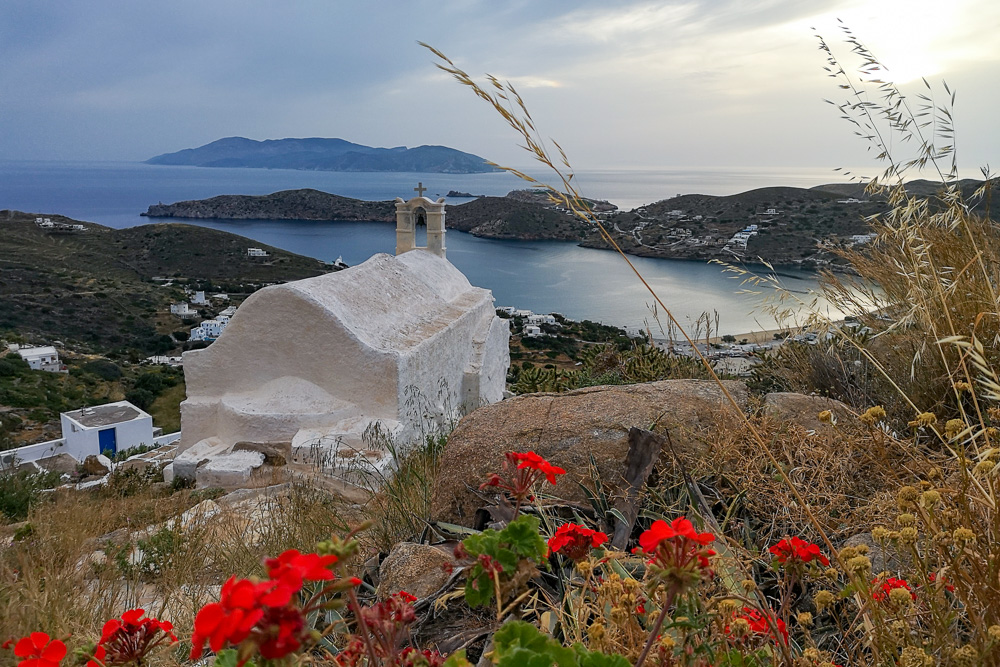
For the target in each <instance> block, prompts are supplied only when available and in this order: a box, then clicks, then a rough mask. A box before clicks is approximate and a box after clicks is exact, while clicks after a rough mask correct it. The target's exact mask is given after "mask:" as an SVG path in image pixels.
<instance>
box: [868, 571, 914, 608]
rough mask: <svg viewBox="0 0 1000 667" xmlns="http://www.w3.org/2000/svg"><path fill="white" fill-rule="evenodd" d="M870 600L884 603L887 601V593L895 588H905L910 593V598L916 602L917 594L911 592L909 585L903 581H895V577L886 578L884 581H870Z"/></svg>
mask: <svg viewBox="0 0 1000 667" xmlns="http://www.w3.org/2000/svg"><path fill="white" fill-rule="evenodd" d="M872 587H873V588H872V599H873V600H875V601H876V602H885V601H886V600H888V599H889V593H891V592H892V590H893V589H895V588H905V589H906V590H907V591H909V592H910V596H911V597H912V598H913V599H914V600H916V599H917V594H916V593H914V592H913V590H912V589H911V588H910V585H909V584H908V583H906V580H905V579H897V578H896V577H886V578H885V580H884V581H883V580H880V579H878V578H876V579H872Z"/></svg>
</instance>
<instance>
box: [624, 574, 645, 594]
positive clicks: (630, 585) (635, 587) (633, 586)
mask: <svg viewBox="0 0 1000 667" xmlns="http://www.w3.org/2000/svg"><path fill="white" fill-rule="evenodd" d="M622 585H623V586H624V587H625V590H627V591H628V592H629V593H637V592H638V591H639V589H640V588H642V584H641V583H640V582H639V580H637V579H632V578H631V577H629V578H628V579H625V580H623V581H622Z"/></svg>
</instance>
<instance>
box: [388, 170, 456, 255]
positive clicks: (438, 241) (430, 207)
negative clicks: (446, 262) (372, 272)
mask: <svg viewBox="0 0 1000 667" xmlns="http://www.w3.org/2000/svg"><path fill="white" fill-rule="evenodd" d="M413 191H414V192H416V193H417V196H416V197H414V198H413V199H411V200H410V201H403V200H402V199H400V198H398V197H397V198H396V254H397V255H402V254H403V253H404V252H409V251H410V250H426V251H427V252H432V253H434V254H435V255H437V256H438V257H444V256H445V247H444V206H445V204H444V197H441V198H440V199H438V200H437V201H436V202H434V201H431V200H430V199H429V198H427V197H424V192H426V191H427V188H425V187H424V184H423V182H420V183H417V187H415V188H413ZM418 219H423V221H424V222H425V223H426V224H427V245H426V246H418V245H417V239H416V226H417V220H418Z"/></svg>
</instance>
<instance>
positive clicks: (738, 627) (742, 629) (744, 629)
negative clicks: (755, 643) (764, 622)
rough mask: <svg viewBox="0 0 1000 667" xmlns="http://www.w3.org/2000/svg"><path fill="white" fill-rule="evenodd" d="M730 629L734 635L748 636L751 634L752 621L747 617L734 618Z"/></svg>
mask: <svg viewBox="0 0 1000 667" xmlns="http://www.w3.org/2000/svg"><path fill="white" fill-rule="evenodd" d="M729 629H730V631H731V632H732V633H733V636H734V637H746V636H748V635H749V634H750V621H748V620H747V619H745V618H737V619H734V620H733V622H732V623H730V624H729Z"/></svg>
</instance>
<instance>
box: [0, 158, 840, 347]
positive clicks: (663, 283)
mask: <svg viewBox="0 0 1000 667" xmlns="http://www.w3.org/2000/svg"><path fill="white" fill-rule="evenodd" d="M578 176H579V179H580V184H581V186H582V189H583V192H584V193H585V194H587V195H588V196H593V197H598V198H602V199H608V200H610V201H612V202H614V203H615V204H618V205H619V206H620V207H622V208H624V209H628V208H633V207H635V206H639V205H642V204H645V203H649V202H652V201H657V200H659V199H663V198H666V197H672V196H674V195H676V194H678V193H693V192H699V193H705V194H733V193H736V192H742V191H745V190H748V189H752V188H756V187H765V186H768V185H798V186H800V187H809V186H812V185H817V184H820V183H825V182H830V181H832V180H834V179H833V178H832V176H831V174H830V172H829V171H827V170H796V171H787V172H783V171H780V170H751V169H742V170H725V169H700V170H681V169H670V170H620V171H600V172H598V171H594V172H581V173H580V174H579V175H578ZM418 181H422V182H423V183H424V185H425V186H427V188H428V194H429V195H431V196H437V195H439V194H440V195H443V194H444V193H447V192H448V191H449V190H458V191H464V192H471V193H473V194H486V195H502V194H505V193H506V192H508V191H510V190H512V189H515V188H519V187H522V184H521V182H520V181H518V180H517V179H516V178H514V177H511V176H509V175H507V174H504V173H498V174H462V175H454V174H408V173H399V174H396V173H339V172H307V171H291V170H265V169H203V168H197V167H157V166H152V165H143V164H136V163H51V162H44V163H43V162H34V163H33V162H0V209H4V208H9V209H16V210H22V211H28V212H38V213H59V214H62V215H67V216H69V217H72V218H76V219H80V220H87V221H91V222H97V223H100V224H104V225H108V226H111V227H116V228H123V227H130V226H134V225H139V224H147V223H148V222H150V221H149V220H148V219H147V218H142V217H140V216H139V213H140V212H142V211H145V210H146V208H147V207H148V206H149V205H150V204H154V203H157V202H161V201H162V202H164V203H169V202H174V201H180V200H186V199H202V198H205V197H212V196H215V195H220V194H266V193H270V192H275V191H277V190H285V189H292V188H304V187H310V188H316V189H320V190H324V191H326V192H333V193H336V194H340V195H344V196H349V197H355V198H358V199H370V200H385V199H392V198H394V197H396V196H403V197H408V196H410V192H412V188H413V187H414V185H415V184H416V183H417V182H418ZM461 201H465V200H455V202H454V203H460V202H461ZM177 222H185V223H191V222H193V221H190V220H178V221H177ZM196 224H200V225H203V226H207V227H213V228H215V229H222V230H225V231H229V232H233V233H236V234H241V235H243V236H247V237H249V238H251V239H255V240H257V241H259V242H261V243H266V244H269V245H273V246H276V247H279V248H284V249H286V250H290V251H292V252H296V253H300V254H303V255H308V256H311V257H316V258H318V259H322V260H325V261H332V260H334V259H336V258H337V257H338V256H342V257H343V258H344V261H345V262H347V263H348V264H352V265H353V264H358V263H360V262H362V261H364V260H365V259H367V258H368V257H370V256H371V255H372V254H374V253H376V252H390V253H391V252H392V251H393V249H394V247H395V233H394V226H393V225H391V224H387V223H355V222H310V221H268V220H259V221H233V222H222V221H199V222H197V223H196ZM446 244H447V247H448V259H449V260H451V261H452V262H453V263H454V264H455V266H457V267H458V268H459V269H461V270H462V271H463V272H464V273H465V274H466V275H467V276H468V277H469V280H470V281H471V282H472V283H473V284H474V285H479V286H482V287H486V288H489V289H491V290H493V293H494V295H495V297H496V300H497V304H498V305H512V306H517V307H519V308H527V309H530V310H533V311H536V312H543V313H544V312H553V311H554V312H560V313H563V314H564V315H567V316H569V317H572V318H574V319H584V318H586V319H592V320H597V321H602V322H606V323H609V324H616V325H619V326H643V324H644V322H648V323H649V325H650V326H651V327H652V328H653V330H654V335H656V333H657V332H656V324H655V322H654V320H653V317H652V310H651V308H650V304H651V303H652V299H651V298H650V296H649V293H648V292H647V291H646V290H645V288H644V287H643V286H642V284H641V283H640V282H639V281H638V279H637V278H636V277H635V275H634V274H633V273H632V271H631V269H629V268H628V265H627V264H625V262H624V261H623V260H622V259H621V258H620V257H619V256H617V255H616V254H614V253H611V252H608V251H601V250H589V249H586V248H580V247H578V246H576V245H574V244H573V243H568V242H559V241H545V242H537V241H496V240H490V239H480V238H476V237H473V236H471V235H469V234H463V233H461V232H454V231H449V232H448V235H447V238H446ZM632 261H633V263H634V264H635V265H636V268H637V269H639V271H640V272H641V273H642V274H643V276H644V277H645V278H646V279H647V280H648V281H649V283H650V284H651V285H652V286H653V288H654V289H655V290H656V291H657V293H658V294H659V295H660V298H661V299H662V300H663V301H664V303H665V304H666V305H667V307H669V308H670V309H671V310H672V311H673V312H674V315H675V316H676V317H677V318H678V319H679V320H681V322H682V323H685V322H688V321H691V320H694V319H695V318H697V317H698V315H699V314H700V313H702V312H703V311H706V310H709V311H711V310H716V311H718V312H719V314H720V324H721V330H722V333H727V332H729V333H741V332H745V331H749V330H752V329H759V328H771V327H774V326H775V322H774V320H773V319H771V318H769V317H768V316H767V315H764V314H762V313H753V312H751V311H753V310H754V308H755V306H756V305H757V302H758V301H759V298H754V297H749V296H746V295H742V294H737V291H738V290H739V289H740V285H739V282H738V281H736V280H733V279H732V278H729V277H727V276H726V275H724V274H722V272H721V270H720V268H719V267H718V266H712V265H706V264H702V263H698V262H685V261H676V260H662V259H646V258H640V257H636V258H632ZM782 274H783V280H784V283H785V285H786V286H787V287H788V288H789V289H791V290H793V291H794V292H795V293H796V294H798V295H800V296H803V297H804V296H805V293H806V292H808V291H809V290H810V289H812V288H814V287H815V282H814V280H813V279H812V278H811V276H810V275H809V274H805V273H802V272H796V271H785V272H782ZM661 319H663V318H661Z"/></svg>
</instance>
